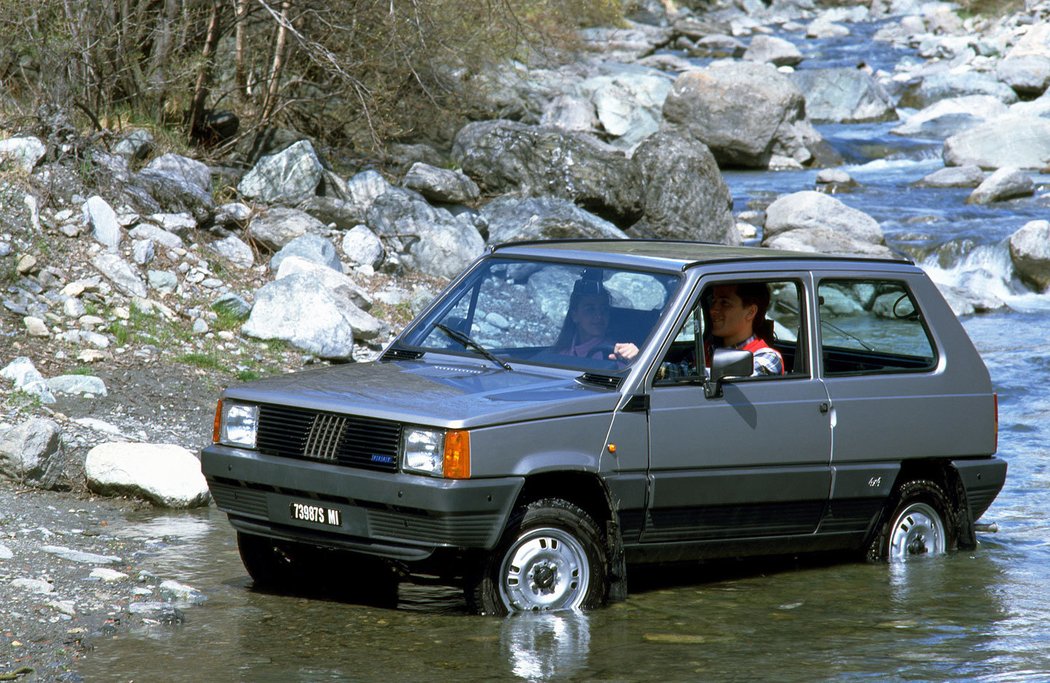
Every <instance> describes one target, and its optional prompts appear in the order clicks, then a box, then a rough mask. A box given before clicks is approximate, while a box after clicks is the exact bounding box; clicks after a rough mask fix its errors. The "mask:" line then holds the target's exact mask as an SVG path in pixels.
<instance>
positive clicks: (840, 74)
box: [789, 68, 897, 123]
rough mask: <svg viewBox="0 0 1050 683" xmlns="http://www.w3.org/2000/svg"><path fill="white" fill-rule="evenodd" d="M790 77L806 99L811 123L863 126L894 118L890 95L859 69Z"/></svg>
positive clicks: (817, 71)
mask: <svg viewBox="0 0 1050 683" xmlns="http://www.w3.org/2000/svg"><path fill="white" fill-rule="evenodd" d="M789 78H790V79H791V82H792V83H794V84H795V85H796V86H798V89H799V90H801V91H802V93H803V94H804V95H805V97H806V116H807V117H808V118H809V120H810V121H814V122H817V123H863V122H869V121H893V120H894V119H896V118H897V111H896V107H895V106H894V102H893V99H892V98H891V97H890V95H889V93H887V92H886V90H885V89H884V88H883V87H882V86H881V85H879V83H878V82H877V81H876V80H875V79H874V78H873V77H872V76H871V74H869V73H867V72H865V71H861V70H860V69H848V68H841V69H802V70H800V71H796V72H794V73H792V74H790V76H789Z"/></svg>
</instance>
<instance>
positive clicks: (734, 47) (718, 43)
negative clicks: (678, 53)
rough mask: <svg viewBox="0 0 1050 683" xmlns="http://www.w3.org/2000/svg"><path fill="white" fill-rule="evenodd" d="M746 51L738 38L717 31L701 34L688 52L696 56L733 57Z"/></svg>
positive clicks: (742, 54)
mask: <svg viewBox="0 0 1050 683" xmlns="http://www.w3.org/2000/svg"><path fill="white" fill-rule="evenodd" d="M746 51H747V46H746V45H744V43H743V42H741V41H740V40H739V39H738V38H734V37H733V36H727V35H724V34H717V33H716V34H713V35H706V36H703V37H702V38H700V39H699V40H697V41H696V43H695V45H694V46H693V48H692V49H691V50H689V52H691V53H693V54H695V55H696V56H698V57H714V58H723V57H730V58H734V59H735V58H739V57H743V56H744V53H745V52H746Z"/></svg>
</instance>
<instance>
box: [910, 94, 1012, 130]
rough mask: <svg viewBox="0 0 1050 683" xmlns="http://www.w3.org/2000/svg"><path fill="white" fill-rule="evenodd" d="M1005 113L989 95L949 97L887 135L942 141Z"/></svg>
mask: <svg viewBox="0 0 1050 683" xmlns="http://www.w3.org/2000/svg"><path fill="white" fill-rule="evenodd" d="M1007 111H1008V108H1007V106H1006V105H1005V104H1003V102H1002V100H1000V99H999V98H998V97H992V96H991V95H966V96H964V97H950V98H948V99H946V100H940V101H938V102H934V103H933V104H931V105H930V106H928V107H926V108H925V109H920V110H919V111H917V112H915V113H914V114H912V115H911V116H909V117H908V119H907V120H906V121H904V123H902V124H901V125H899V126H897V127H896V128H894V129H893V130H891V131H890V132H891V133H893V134H894V135H906V136H910V137H923V138H934V139H940V140H943V139H945V138H947V137H950V136H952V135H954V134H956V133H958V132H961V131H964V130H966V129H968V128H973V127H974V126H976V125H978V124H981V123H984V122H985V121H988V120H990V119H994V118H996V117H999V116H1002V115H1003V114H1005V113H1006V112H1007Z"/></svg>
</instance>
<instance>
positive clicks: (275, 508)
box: [201, 445, 524, 562]
mask: <svg viewBox="0 0 1050 683" xmlns="http://www.w3.org/2000/svg"><path fill="white" fill-rule="evenodd" d="M201 470H202V471H203V472H204V476H205V478H206V479H207V480H208V487H209V489H211V494H212V497H213V498H214V500H215V503H216V505H218V507H219V509H220V510H222V511H224V512H226V513H227V514H228V515H229V518H230V523H231V524H232V525H233V526H234V527H235V528H237V529H238V530H240V531H245V532H248V533H254V534H259V535H263V536H269V537H272V538H279V539H284V540H293V541H303V542H308V543H314V544H317V545H322V546H327V547H332V548H341V549H347V550H354V551H357V552H364V553H368V554H372V555H377V556H380V557H385V558H389V559H395V560H401V561H406V562H411V561H420V560H425V559H427V558H428V557H430V556H431V555H432V554H433V553H434V552H435V551H436V550H438V549H440V548H454V549H491V548H493V547H495V545H496V543H497V542H498V541H499V538H500V536H501V534H502V533H503V529H504V527H505V525H506V523H507V519H508V518H509V517H510V513H511V510H512V509H513V506H514V503H515V501H516V500H517V497H518V493H519V492H520V491H521V487H522V485H523V484H524V479H523V478H521V477H501V478H493V479H465V480H448V479H433V478H429V477H423V476H417V475H411V474H400V473H389V472H372V471H369V470H361V469H355V468H350V467H343V466H339V465H331V464H326V463H320V462H311V461H303V460H293V459H289V458H283V457H278V456H271V455H264V454H261V453H258V452H256V451H249V450H242V449H238V448H231V447H228V446H219V445H212V446H209V447H207V448H205V449H203V450H202V451H201ZM292 503H305V504H309V505H315V506H320V507H323V508H326V509H330V510H337V511H338V513H339V524H338V526H333V525H328V524H324V523H322V522H307V521H301V520H296V519H293V518H292V516H291V514H290V512H289V510H290V506H291V504H292Z"/></svg>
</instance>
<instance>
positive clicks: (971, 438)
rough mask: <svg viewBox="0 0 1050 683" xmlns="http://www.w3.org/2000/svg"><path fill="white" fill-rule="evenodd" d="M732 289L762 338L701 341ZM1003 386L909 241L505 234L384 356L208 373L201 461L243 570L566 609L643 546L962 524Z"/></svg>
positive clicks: (905, 552) (984, 488) (923, 539)
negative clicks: (274, 371) (838, 248)
mask: <svg viewBox="0 0 1050 683" xmlns="http://www.w3.org/2000/svg"><path fill="white" fill-rule="evenodd" d="M734 288H735V289H734ZM744 289H748V291H752V290H754V291H759V292H762V293H763V294H762V296H763V297H764V299H763V303H762V304H761V305H760V306H757V307H756V308H755V309H754V310H759V309H761V310H760V314H758V315H754V316H753V319H751V320H749V324H751V325H752V326H753V329H754V337H753V338H752V339H755V338H758V337H761V338H762V339H764V340H767V341H765V342H754V343H750V345H748V344H736V345H733V346H724V345H719V344H718V343H715V342H716V341H717V339H718V337H717V336H715V335H714V334H713V333H714V332H716V331H718V330H719V326H720V325H722V326H724V325H726V324H728V323H726V320H725V317H726V316H725V315H724V314H723V313H722V312H720V309H719V308H718V306H719V300H720V297H722V298H725V296H726V295H725V294H724V292H726V291H730V292H736V291H739V292H743V291H744ZM748 311H749V312H750V313H753V311H752V309H748ZM724 334H725V333H724ZM726 336H728V334H727V335H726ZM760 361H761V362H760ZM760 366H761V367H760ZM996 411H997V405H996V396H995V394H994V393H993V390H992V386H991V382H990V379H989V375H988V371H987V369H986V368H985V366H984V364H983V362H982V361H981V358H980V356H979V355H978V353H977V352H976V350H975V349H974V347H973V344H972V343H971V342H970V340H969V338H968V337H967V336H966V333H965V332H964V330H963V328H962V326H961V325H960V324H959V321H958V320H957V319H956V317H955V315H954V314H953V313H952V311H951V309H950V308H949V307H948V305H947V304H946V303H945V301H944V299H943V298H942V297H941V295H940V293H939V292H938V290H937V288H936V287H935V286H934V285H933V283H932V282H931V281H930V280H929V279H928V278H927V276H926V275H925V274H924V273H923V271H922V270H921V269H919V268H918V267H916V266H915V265H914V264H912V263H910V262H907V261H904V260H876V259H863V258H846V257H829V256H820V255H814V254H806V253H792V252H783V251H774V250H769V249H753V248H744V247H740V248H736V247H725V246H715V245H709V244H700V243H694V242H667V241H647V240H603V241H591V240H566V241H547V242H533V243H516V244H508V245H501V246H498V247H495V248H493V249H491V250H490V251H489V252H488V253H486V254H485V255H484V256H482V257H481V258H480V259H478V261H476V262H475V263H474V264H473V265H472V266H471V267H470V268H469V269H468V270H467V271H466V272H464V273H463V274H462V275H460V276H459V277H458V278H457V279H456V280H455V281H454V282H452V283H451V285H450V286H449V287H448V288H447V289H446V290H445V292H443V293H442V294H441V295H440V296H439V297H438V298H437V299H436V300H435V301H434V302H433V303H431V304H430V306H429V307H428V308H427V309H426V310H425V311H424V312H423V313H422V314H421V315H420V316H419V317H418V318H417V319H416V320H415V321H413V322H412V323H411V324H410V325H409V326H408V327H407V328H406V329H405V330H404V331H403V332H402V333H401V334H400V335H399V336H398V337H397V338H396V339H395V340H394V341H393V342H391V344H390V345H389V346H388V347H387V349H386V350H385V352H384V353H383V354H382V356H381V358H380V359H379V360H378V361H376V362H374V363H361V364H348V365H336V366H331V367H325V368H321V369H317V370H311V371H306V372H299V373H294V374H289V375H284V376H277V377H271V378H268V379H264V380H260V381H256V382H252V383H249V384H245V385H241V386H237V387H231V388H229V389H227V390H226V391H225V392H224V393H223V395H222V397H221V400H220V402H219V406H218V409H217V413H216V423H215V424H216V430H215V439H214V444H213V445H211V446H209V447H207V448H205V449H204V450H203V453H202V468H203V471H204V474H205V475H206V477H207V480H208V483H209V486H210V488H211V492H212V495H213V497H214V499H215V501H216V503H217V505H218V506H219V508H220V509H222V510H223V511H225V512H226V513H227V514H228V516H229V519H230V523H231V524H232V525H233V526H234V528H235V529H236V531H237V537H238V543H239V548H240V552H241V557H242V559H243V561H244V565H245V567H246V568H247V570H248V573H249V574H250V575H251V576H252V578H253V579H254V581H255V582H256V584H258V585H260V586H271V587H276V588H280V589H288V590H296V589H297V588H306V587H307V585H317V584H320V583H327V584H329V585H332V586H336V587H342V588H343V589H345V590H347V591H350V592H351V593H354V594H355V595H358V596H359V597H362V598H363V599H376V598H377V596H387V597H391V596H392V597H393V599H396V592H397V584H398V582H399V581H401V580H405V579H409V578H429V579H430V580H437V581H442V582H447V583H449V584H452V585H461V586H462V587H463V589H464V593H465V597H466V600H467V603H468V605H469V606H470V607H471V608H472V609H473V610H475V611H477V612H481V613H495V614H506V613H509V612H516V611H535V610H555V609H575V608H584V609H586V608H594V607H597V606H600V605H602V604H605V603H606V602H608V601H610V600H618V599H623V598H624V597H625V596H626V585H627V584H626V579H627V573H628V571H629V568H630V567H635V566H637V565H639V564H642V563H652V562H670V561H683V560H687V561H696V560H705V559H709V558H723V557H740V556H748V555H774V554H784V553H792V554H793V553H799V552H804V551H826V550H838V551H843V550H845V551H854V552H855V553H856V554H857V556H858V557H863V558H866V559H868V560H873V561H890V562H902V561H912V560H914V559H915V558H919V557H924V556H929V555H938V554H942V553H946V552H950V551H952V550H953V549H956V548H973V547H974V546H976V544H977V539H976V535H975V521H976V520H977V519H978V518H980V517H981V515H982V514H983V513H984V511H985V510H986V509H987V508H988V507H989V505H990V504H991V503H992V501H993V500H994V499H995V497H996V495H997V494H998V493H999V491H1000V489H1001V488H1002V486H1003V483H1004V479H1005V476H1006V463H1005V462H1004V461H1003V460H1002V459H1000V458H997V457H995V452H996V430H997V415H996Z"/></svg>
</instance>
